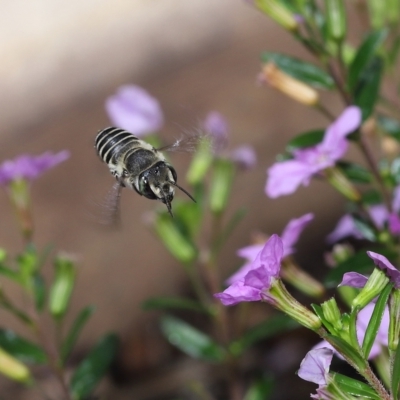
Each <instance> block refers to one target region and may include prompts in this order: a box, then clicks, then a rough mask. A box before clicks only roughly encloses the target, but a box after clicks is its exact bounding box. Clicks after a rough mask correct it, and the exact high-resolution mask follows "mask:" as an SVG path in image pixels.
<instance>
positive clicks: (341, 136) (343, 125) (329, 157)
mask: <svg viewBox="0 0 400 400" xmlns="http://www.w3.org/2000/svg"><path fill="white" fill-rule="evenodd" d="M360 123H361V110H360V109H359V108H358V107H356V106H350V107H347V108H346V109H345V110H344V111H343V113H342V114H341V115H340V116H339V117H338V119H337V120H336V121H335V122H333V124H331V125H330V126H329V127H328V129H327V130H326V132H325V136H324V138H323V140H322V142H321V143H319V144H318V145H316V146H313V147H309V148H306V149H302V150H296V151H294V152H293V159H292V160H288V161H283V162H279V163H276V164H274V165H273V166H272V167H270V168H269V170H268V179H267V184H266V187H265V191H266V194H267V196H269V197H271V198H276V197H279V196H283V195H288V194H291V193H294V192H295V191H296V189H297V188H298V187H299V186H300V185H304V186H307V185H308V184H309V183H310V180H311V178H312V177H313V176H314V175H315V174H317V173H319V172H321V171H323V170H324V169H326V168H329V167H333V166H334V165H335V163H336V161H338V160H339V159H340V158H341V157H342V156H343V155H344V154H345V153H346V151H347V147H348V143H347V139H346V136H347V135H349V134H350V133H351V132H353V131H354V130H355V129H356V128H358V126H359V125H360Z"/></svg>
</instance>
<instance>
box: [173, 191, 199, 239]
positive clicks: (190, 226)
mask: <svg viewBox="0 0 400 400" xmlns="http://www.w3.org/2000/svg"><path fill="white" fill-rule="evenodd" d="M177 200H178V199H177ZM173 212H174V219H175V222H176V224H177V226H179V230H180V231H181V232H186V233H187V235H188V236H189V237H190V238H192V239H194V238H195V236H196V234H197V233H198V231H199V229H200V227H201V217H202V210H201V207H200V206H199V204H197V203H194V202H193V201H175V204H174V211H173Z"/></svg>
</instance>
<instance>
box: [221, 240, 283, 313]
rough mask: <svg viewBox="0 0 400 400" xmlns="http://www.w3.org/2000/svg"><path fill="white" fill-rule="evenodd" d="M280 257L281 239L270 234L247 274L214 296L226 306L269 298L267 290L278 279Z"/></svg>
mask: <svg viewBox="0 0 400 400" xmlns="http://www.w3.org/2000/svg"><path fill="white" fill-rule="evenodd" d="M282 257H283V242H282V239H281V238H280V237H279V236H278V235H272V236H271V238H270V239H269V240H268V241H267V242H266V243H265V245H264V246H263V248H262V250H261V251H260V252H259V253H258V255H257V257H256V258H255V260H254V261H253V262H252V263H251V267H250V268H249V271H248V272H247V274H246V275H245V276H244V277H243V278H242V279H240V280H237V281H235V282H234V283H233V284H232V285H231V286H229V287H228V288H227V289H226V290H224V291H223V292H222V293H217V294H215V295H214V296H215V297H216V298H218V299H220V300H221V302H222V304H224V305H226V306H227V305H233V304H237V303H239V302H242V301H260V300H267V299H269V296H268V290H269V289H270V287H271V285H272V283H273V281H274V280H276V279H279V271H280V268H281V261H282Z"/></svg>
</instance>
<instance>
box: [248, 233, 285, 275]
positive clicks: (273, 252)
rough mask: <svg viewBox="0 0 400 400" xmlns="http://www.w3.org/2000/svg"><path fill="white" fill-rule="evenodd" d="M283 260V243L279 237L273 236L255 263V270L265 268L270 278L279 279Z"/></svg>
mask: <svg viewBox="0 0 400 400" xmlns="http://www.w3.org/2000/svg"><path fill="white" fill-rule="evenodd" d="M282 258H283V242H282V239H281V238H280V237H279V236H278V235H275V234H274V235H272V236H271V237H270V238H269V239H268V240H267V242H266V243H265V245H264V247H263V249H262V250H261V251H260V253H259V254H258V256H257V258H256V259H255V260H254V262H253V266H254V267H253V268H254V269H256V268H259V267H263V268H265V270H266V271H267V273H268V275H269V276H272V277H274V278H277V277H278V276H279V271H280V268H281V261H282Z"/></svg>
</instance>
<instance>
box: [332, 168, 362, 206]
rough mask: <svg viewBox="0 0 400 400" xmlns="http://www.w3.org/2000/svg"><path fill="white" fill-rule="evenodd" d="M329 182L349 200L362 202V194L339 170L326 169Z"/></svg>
mask: <svg viewBox="0 0 400 400" xmlns="http://www.w3.org/2000/svg"><path fill="white" fill-rule="evenodd" d="M324 173H325V176H326V178H327V179H328V182H329V183H330V184H331V185H332V186H333V187H334V188H335V189H336V190H337V191H338V192H339V193H341V194H342V195H343V196H345V197H346V198H347V199H348V200H350V201H354V202H358V201H360V200H361V194H360V192H359V191H358V190H357V189H356V187H355V186H354V185H353V184H352V183H351V182H350V181H349V180H348V179H347V177H346V176H345V175H344V174H343V173H342V171H341V170H339V169H338V168H335V167H333V168H326V169H325V170H324Z"/></svg>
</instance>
